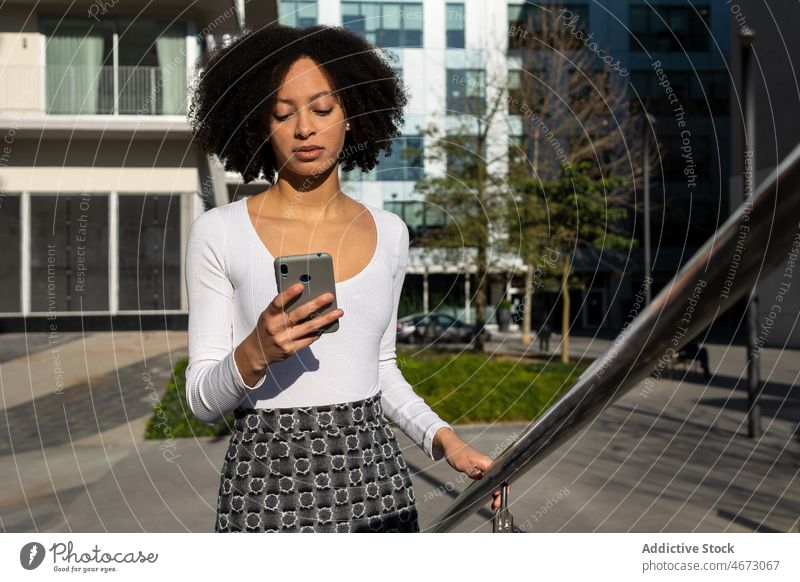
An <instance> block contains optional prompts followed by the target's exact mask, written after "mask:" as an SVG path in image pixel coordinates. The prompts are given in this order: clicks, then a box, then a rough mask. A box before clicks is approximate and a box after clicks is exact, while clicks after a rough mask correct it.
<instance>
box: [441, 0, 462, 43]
mask: <svg viewBox="0 0 800 582" xmlns="http://www.w3.org/2000/svg"><path fill="white" fill-rule="evenodd" d="M464 23H465V19H464V5H463V4H455V3H452V4H451V3H449V2H448V3H447V6H446V7H445V33H446V36H447V39H446V40H447V48H464V44H465V32H464V31H465V25H464Z"/></svg>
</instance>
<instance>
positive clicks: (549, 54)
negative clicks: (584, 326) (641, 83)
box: [508, 2, 657, 361]
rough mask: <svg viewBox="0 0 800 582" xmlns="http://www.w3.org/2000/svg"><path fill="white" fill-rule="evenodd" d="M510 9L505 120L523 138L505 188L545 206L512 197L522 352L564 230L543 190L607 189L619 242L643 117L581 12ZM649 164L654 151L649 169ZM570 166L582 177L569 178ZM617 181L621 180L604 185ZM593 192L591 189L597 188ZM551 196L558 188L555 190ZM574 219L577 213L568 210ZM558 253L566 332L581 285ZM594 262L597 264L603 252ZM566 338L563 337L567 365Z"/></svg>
mask: <svg viewBox="0 0 800 582" xmlns="http://www.w3.org/2000/svg"><path fill="white" fill-rule="evenodd" d="M518 10H519V12H518V14H517V15H516V19H515V20H514V21H513V23H512V26H511V28H510V30H509V57H510V60H513V61H514V62H516V63H518V66H517V67H513V66H509V99H508V110H509V115H517V116H519V117H518V119H519V120H520V122H521V128H520V129H521V133H520V134H517V135H518V136H519V137H518V140H517V142H516V143H514V144H512V145H511V147H510V161H511V167H510V172H509V182H510V183H511V185H512V189H514V190H517V191H520V192H526V193H528V194H531V193H537V192H542V193H545V195H546V196H547V198H546V199H544V200H543V199H542V198H541V196H538V195H528V196H519V197H517V198H516V199H515V204H516V206H517V208H518V210H517V212H518V216H516V217H515V216H514V215H513V214H509V219H510V220H511V223H510V225H509V227H508V230H509V232H510V233H517V236H516V237H514V239H513V240H514V241H516V243H517V244H519V245H520V247H521V249H520V250H521V256H522V257H523V260H524V261H525V263H526V265H527V272H528V276H527V277H526V286H525V288H526V294H525V298H524V300H523V302H524V305H525V310H524V312H523V316H524V319H523V343H524V344H526V345H527V344H529V343H530V341H531V337H530V329H531V324H530V318H531V313H532V310H531V309H530V305H531V304H532V301H533V298H532V294H533V290H534V288H535V287H537V286H540V284H541V281H539V284H538V285H537V283H536V281H535V276H536V274H537V273H538V274H540V276H547V274H548V271H544V272H543V271H542V269H541V266H542V265H543V264H544V265H545V266H547V267H550V266H552V265H551V264H550V263H551V262H552V261H549V260H547V257H550V256H551V255H552V250H551V249H552V244H551V245H550V246H549V247H548V246H547V243H548V241H551V240H553V237H554V233H553V231H554V230H556V231H557V230H559V229H562V228H563V223H561V222H559V221H557V220H555V217H554V215H553V212H554V210H555V207H554V206H553V205H552V204H551V203H553V204H554V203H555V202H554V201H553V200H551V199H550V196H549V194H550V192H549V191H550V190H553V188H554V185H556V184H559V183H560V182H561V181H562V180H563V179H565V178H568V177H573V178H577V177H578V176H580V178H579V180H580V181H584V180H588V181H599V182H597V184H600V185H602V184H604V183H605V184H606V185H607V186H610V185H611V184H613V186H614V187H602V186H601V189H602V190H603V191H604V196H605V199H604V200H603V205H602V208H604V209H614V212H613V214H614V216H615V220H614V221H613V224H610V225H608V226H609V227H612V228H614V229H617V234H616V236H619V232H621V230H620V229H619V228H618V227H619V226H620V222H621V221H624V220H625V218H627V214H628V213H629V212H635V207H634V206H633V205H632V204H631V198H632V196H631V194H632V190H633V187H634V182H633V180H631V179H630V178H631V177H632V178H633V179H634V180H635V179H636V178H637V177H638V176H640V175H641V174H642V173H643V164H642V161H641V160H642V154H641V152H642V151H643V132H642V127H641V126H642V118H641V115H639V114H637V113H636V111H635V109H634V108H632V107H631V100H630V96H629V95H628V93H627V82H626V79H625V77H626V76H627V70H626V69H624V68H622V67H621V66H620V64H619V62H618V61H617V62H614V61H613V58H610V57H609V55H607V53H606V51H605V50H603V49H602V48H601V47H598V46H597V44H596V43H595V42H593V41H592V36H593V35H592V34H591V33H590V32H588V30H587V28H586V26H585V24H586V18H585V15H583V17H582V15H581V13H580V12H579V9H578V8H572V9H567V8H564V7H563V4H561V3H559V2H551V3H548V4H536V5H533V4H524V5H521V6H520V7H519V9H518ZM656 160H657V152H656V151H654V152H653V156H652V158H651V160H650V163H651V167H653V166H654V165H655V162H656ZM578 166H580V168H581V169H580V171H577V172H576V171H574V170H575V168H577V167H578ZM615 176H627V177H628V179H627V180H624V181H619V180H615V181H613V182H608V180H609V179H610V178H611V177H615ZM526 182H528V183H526ZM545 184H547V185H545ZM592 188H593V191H594V192H596V191H597V185H593V186H592ZM555 191H556V192H563V191H564V190H563V188H562V187H558V188H556V189H555ZM588 201H589V200H588V199H587V202H588ZM591 202H592V203H593V205H594V203H595V202H599V201H594V200H592V201H591ZM617 209H620V210H619V211H617ZM572 212H573V213H574V212H576V205H575V204H573V206H572ZM581 218H582V221H583V223H582V224H583V225H584V227H587V228H588V227H589V226H592V227H594V226H602V225H603V221H605V220H608V219H610V218H611V217H610V216H609V215H608V214H607V213H606V212H602V213H600V214H598V215H597V216H592V215H587V214H584V215H583V216H582V217H581ZM596 221H599V223H598V222H596ZM613 240H616V239H613ZM555 241H556V242H557V243H558V245H560V246H559V248H560V249H561V250H562V251H564V250H567V249H568V248H569V247H565V246H563V243H564V240H563V239H562V238H561V237H559V236H558V235H555ZM627 242H628V244H630V242H629V241H627ZM605 248H606V250H608V249H609V248H610V247H609V246H608V245H607V246H606V247H605ZM559 256H560V260H561V263H560V265H559V266H558V267H557V270H558V271H559V273H560V275H561V277H560V279H561V280H560V285H559V286H560V287H561V292H562V294H563V305H565V306H566V307H565V309H566V311H565V312H564V313H562V327H563V328H564V329H563V330H562V331H563V332H565V333H566V332H568V327H569V325H568V324H567V325H566V326H565V325H564V324H563V321H564V320H565V318H566V320H567V321H568V316H569V311H568V309H569V289H570V288H572V287H573V285H575V284H580V281H579V280H578V279H577V278H575V277H571V276H570V273H571V262H570V263H569V265H568V264H567V263H565V262H564V261H565V258H564V255H563V253H562V254H560V255H559ZM600 257H601V260H602V257H603V255H602V254H601V255H600ZM613 268H614V267H613V266H612V269H613ZM568 341H569V339H568V337H565V344H566V348H565V353H566V355H562V358H564V359H565V361H566V358H567V357H568V353H569V352H568Z"/></svg>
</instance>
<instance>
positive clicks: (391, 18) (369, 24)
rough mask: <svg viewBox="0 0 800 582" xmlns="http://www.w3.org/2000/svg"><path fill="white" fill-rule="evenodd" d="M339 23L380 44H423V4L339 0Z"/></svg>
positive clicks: (387, 45)
mask: <svg viewBox="0 0 800 582" xmlns="http://www.w3.org/2000/svg"><path fill="white" fill-rule="evenodd" d="M342 26H344V27H345V28H348V29H350V30H351V31H353V32H355V33H356V34H358V35H359V36H361V37H362V38H364V39H365V40H367V41H369V42H371V43H373V44H375V45H377V46H381V47H421V46H422V4H406V3H404V2H342Z"/></svg>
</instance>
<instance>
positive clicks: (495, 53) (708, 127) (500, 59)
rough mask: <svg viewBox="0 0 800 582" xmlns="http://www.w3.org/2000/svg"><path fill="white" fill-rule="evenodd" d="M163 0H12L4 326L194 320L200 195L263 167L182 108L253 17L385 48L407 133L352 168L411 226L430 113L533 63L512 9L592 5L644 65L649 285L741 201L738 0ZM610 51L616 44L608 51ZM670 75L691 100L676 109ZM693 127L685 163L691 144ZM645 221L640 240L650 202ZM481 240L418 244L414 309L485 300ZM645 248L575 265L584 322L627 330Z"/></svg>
mask: <svg viewBox="0 0 800 582" xmlns="http://www.w3.org/2000/svg"><path fill="white" fill-rule="evenodd" d="M153 4H154V3H148V2H144V1H143V0H142V1H137V0H132V1H126V2H125V3H120V4H116V3H112V2H100V1H99V0H94V1H93V2H82V3H81V2H58V1H53V2H48V3H47V4H46V5H44V6H42V5H41V4H37V5H36V6H34V7H31V6H30V4H29V3H27V2H23V1H22V0H10V1H8V2H6V3H5V4H4V5H3V8H2V14H3V18H2V20H0V131H2V133H3V134H4V137H3V140H4V144H3V146H4V149H3V152H4V153H3V152H0V153H2V156H0V190H2V212H1V213H0V221H2V222H3V224H2V227H3V228H2V229H1V230H0V233H2V234H1V235H0V236H3V237H4V238H5V242H6V244H5V245H4V248H7V249H18V252H11V253H4V256H3V258H2V259H0V261H4V263H5V264H4V265H3V267H4V268H3V272H4V273H8V274H9V275H8V276H6V277H4V282H3V291H4V292H3V293H2V294H1V295H0V327H3V328H5V329H12V328H16V329H21V328H22V326H23V325H25V326H27V328H28V329H32V328H33V327H34V326H36V325H37V322H39V324H40V325H41V326H46V325H47V323H46V322H47V318H48V316H51V315H53V314H56V315H58V316H59V321H60V322H66V323H67V324H69V321H70V319H69V318H70V317H72V318H73V320H74V321H79V322H81V323H80V324H81V325H83V326H87V325H90V326H95V327H101V328H102V327H107V326H110V325H115V326H120V325H126V322H128V324H133V325H136V326H139V325H148V323H147V319H148V318H151V320H152V322H153V323H152V324H153V325H158V326H163V325H164V321H165V318H166V320H167V322H168V324H169V325H181V324H182V323H183V322H185V315H186V298H185V290H184V289H183V285H182V281H183V275H182V273H183V269H184V265H183V264H182V263H183V256H184V244H185V240H186V231H187V229H188V225H189V224H191V221H192V219H193V218H194V217H195V216H197V215H198V214H199V213H200V212H202V211H203V210H204V208H208V207H210V206H213V205H217V204H224V203H227V202H229V201H232V200H233V199H235V198H236V197H238V196H242V195H247V194H252V193H256V192H259V191H261V190H263V189H264V188H265V184H264V183H259V182H258V181H256V182H253V183H251V184H247V185H244V184H242V183H241V178H240V177H239V176H238V175H234V174H230V173H226V172H225V171H224V170H223V169H222V168H221V167H220V165H219V163H218V162H217V161H216V160H214V159H208V158H206V157H205V156H203V155H200V154H199V153H198V152H196V151H195V150H194V149H193V148H192V147H191V146H190V145H189V138H190V131H189V127H188V124H187V122H186V118H185V114H186V111H185V107H186V97H187V94H186V92H187V86H190V83H191V79H192V75H193V74H194V72H195V67H197V66H198V64H199V63H200V62H201V61H202V56H203V55H204V54H205V53H207V52H208V51H210V50H212V49H213V47H214V46H216V45H217V44H219V43H222V42H224V41H225V38H226V34H232V33H235V32H236V31H238V30H239V29H240V27H241V26H243V25H244V26H248V27H257V26H260V25H262V24H265V23H268V22H272V21H275V20H279V21H280V22H282V23H284V24H289V25H294V26H308V25H312V24H330V25H337V26H338V25H342V26H345V27H347V28H349V29H351V30H353V31H355V32H357V33H358V34H361V35H362V36H364V37H365V38H366V39H367V40H369V41H371V42H374V43H376V44H377V45H378V46H381V47H382V48H384V49H385V50H386V51H387V53H388V54H390V56H391V57H392V58H393V63H394V66H395V68H396V70H397V71H398V73H399V74H400V75H401V77H402V81H403V83H404V84H405V86H406V87H407V88H408V90H409V95H410V102H409V106H408V109H407V111H406V125H405V127H404V128H403V135H402V137H400V138H398V139H397V143H396V144H395V147H394V148H393V154H392V155H391V156H390V157H388V158H385V159H383V160H382V161H381V162H380V164H379V166H378V167H376V168H375V169H374V170H373V171H372V172H370V173H368V174H366V175H360V173H359V172H357V171H355V172H349V173H346V174H343V175H342V180H343V186H344V188H345V189H346V191H347V192H348V194H349V195H351V196H353V197H354V198H356V199H358V200H362V201H364V202H366V203H369V204H372V205H376V206H382V207H383V208H386V209H389V210H391V211H393V212H396V213H397V214H398V215H400V216H401V217H402V218H403V219H404V220H405V221H406V223H407V224H408V225H409V228H410V229H411V232H412V236H413V234H414V233H416V232H420V231H422V230H427V229H431V228H436V227H437V226H439V225H441V224H442V223H443V221H444V220H445V214H444V212H443V211H442V209H437V208H435V207H433V206H432V205H430V204H428V203H426V201H425V199H424V197H423V196H422V195H421V194H419V193H418V192H416V191H415V187H414V186H415V182H416V181H417V180H418V179H420V178H421V177H423V176H429V175H442V173H443V172H447V170H448V167H447V164H446V162H443V161H441V160H436V159H433V158H432V157H431V156H430V155H428V153H429V151H430V146H431V143H430V138H429V137H426V136H424V135H423V130H424V129H425V128H436V129H438V130H440V131H443V132H451V131H454V130H455V129H457V128H458V127H460V123H461V121H463V118H464V112H465V111H466V109H465V108H466V106H467V104H468V103H470V102H471V101H473V100H475V99H484V98H488V97H491V91H492V89H491V87H487V83H486V80H487V77H488V76H489V75H495V76H497V77H499V78H504V79H507V80H508V82H509V83H510V84H511V86H513V83H514V82H515V79H518V78H519V75H520V74H521V71H520V61H519V59H518V58H517V56H516V55H515V52H514V38H513V34H512V31H515V30H517V31H518V30H520V26H529V27H532V28H531V29H530V30H532V31H533V32H534V33H535V26H536V24H535V23H536V13H537V11H541V10H546V9H550V10H553V9H567V10H569V11H570V14H572V15H574V16H576V17H577V19H576V20H574V21H573V22H574V23H578V25H579V27H580V30H582V31H583V32H584V33H585V34H587V35H588V34H591V35H592V39H593V41H594V42H596V47H598V48H602V49H603V50H604V51H605V54H607V55H613V60H614V61H616V62H618V63H619V66H620V67H624V69H625V70H626V73H627V74H625V75H622V74H619V77H620V78H624V79H623V80H624V81H625V82H626V83H628V85H629V90H630V95H631V98H632V99H638V100H640V101H641V103H642V104H643V106H644V107H645V108H646V109H647V110H648V111H649V112H650V113H651V114H653V115H654V116H655V118H656V125H655V128H656V135H657V138H658V143H659V148H660V152H661V155H662V160H663V173H662V174H661V175H659V176H655V177H654V179H653V182H652V185H651V196H652V211H651V217H650V221H651V225H652V241H653V255H654V256H653V260H652V269H653V279H654V283H653V292H654V293H656V292H657V291H658V290H659V289H660V287H661V286H663V285H664V284H665V283H666V282H667V281H668V280H669V279H670V278H671V277H672V276H673V275H674V274H675V272H676V271H677V270H678V269H679V268H680V266H681V265H682V264H683V263H684V262H685V261H686V260H688V259H689V258H690V257H691V255H692V254H693V253H694V251H695V250H696V249H697V248H699V246H700V245H701V244H702V243H703V242H704V241H705V240H706V239H707V238H708V237H709V236H711V234H713V232H714V231H715V230H716V228H717V227H718V226H719V225H720V224H722V222H724V220H725V218H726V217H727V216H728V215H729V213H730V211H731V209H732V208H733V205H734V203H735V196H734V192H733V189H735V188H736V184H735V182H731V181H730V179H729V177H730V175H731V172H732V168H731V159H732V154H731V147H732V146H731V143H732V142H733V143H735V139H736V136H735V135H732V130H731V113H730V112H731V101H732V99H731V96H732V95H733V93H732V92H731V89H730V87H731V83H732V81H733V80H734V77H733V76H732V74H731V73H730V72H729V69H728V67H729V63H730V62H731V60H732V59H731V52H732V49H731V42H732V41H731V39H732V32H731V31H732V22H733V21H734V20H735V15H734V14H732V7H731V3H730V2H726V1H725V0H701V1H698V2H692V3H690V4H687V3H686V2H684V1H682V0H658V1H657V2H645V1H644V0H609V1H608V2H604V3H602V4H601V3H597V2H592V1H590V0H574V1H572V2H568V3H560V2H552V3H533V2H521V1H518V0H507V1H506V0H499V1H492V2H486V1H481V0H463V1H461V2H449V1H447V0H424V1H422V0H417V1H407V0H393V1H383V0H373V1H355V0H320V1H318V2H317V1H310V0H279V1H276V2H263V1H259V2H257V1H255V0H254V1H250V2H247V1H242V0H238V1H236V0H214V1H209V0H201V1H194V2H190V1H189V0H163V1H161V2H159V3H158V6H157V7H155V6H153ZM741 4H742V6H745V5H746V4H747V3H746V2H742V3H741ZM765 42H766V40H765ZM587 50H589V49H588V48H587ZM598 66H600V67H602V66H604V64H603V62H602V61H601V60H600V59H598ZM618 72H619V69H618ZM454 79H462V80H464V82H462V83H458V82H455V81H454ZM667 85H668V86H669V87H670V88H671V92H670V93H667V92H666V91H665V87H666V86H667ZM487 91H488V94H487ZM671 95H674V96H675V97H674V98H673V99H675V98H676V99H677V100H678V103H679V104H680V105H681V106H682V110H681V113H680V122H681V123H680V124H679V123H678V121H679V119H678V117H677V116H676V112H675V101H674V100H673V101H670V96H671ZM516 113H517V112H515V111H513V110H508V111H504V112H502V115H501V116H500V117H499V119H500V123H498V126H497V127H496V128H495V129H494V130H493V138H494V139H493V140H492V143H491V144H490V146H489V147H490V148H494V150H493V151H490V152H488V154H489V155H490V157H493V158H494V157H496V156H495V155H492V154H502V153H503V152H506V153H507V152H508V151H509V147H510V146H513V144H514V140H515V138H516V137H517V136H519V134H520V133H521V123H520V118H519V115H516ZM687 132H688V134H687ZM734 133H735V132H734ZM687 135H688V136H690V138H689V142H690V146H691V158H692V166H691V169H690V170H689V169H687V166H686V158H685V157H682V153H685V151H686V150H685V149H683V150H682V149H681V148H685V146H686V145H687V144H686V137H687ZM787 139H788V138H787ZM788 141H791V139H788ZM733 147H734V148H735V145H734V146H733ZM499 157H501V158H502V155H500V156H499ZM734 157H735V156H734ZM498 171H504V168H500V169H498ZM734 171H735V170H734ZM687 172H689V173H687ZM689 175H691V180H688V179H687V176H689ZM690 184H691V185H690ZM637 197H639V198H640V197H641V192H640V191H637ZM635 222H636V225H637V226H636V230H635V231H634V235H635V236H637V237H638V238H639V239H640V240H641V235H642V229H641V224H642V217H641V216H639V217H638V218H637V220H636V221H635ZM86 249H91V251H92V252H88V253H87V252H86ZM472 250H473V249H465V250H464V251H463V252H459V253H458V254H457V256H453V255H452V254H448V253H446V252H445V251H443V250H441V249H436V250H431V249H424V248H420V247H417V246H415V247H414V248H412V256H411V261H410V265H409V270H408V273H407V276H406V286H405V289H404V296H403V299H402V301H401V308H400V311H401V316H402V315H403V314H406V313H410V312H413V311H421V310H426V311H427V310H438V311H445V312H449V313H451V314H452V315H456V316H459V317H462V318H464V319H465V320H467V321H472V320H474V304H473V301H472V296H473V293H474V289H475V274H474V268H473V265H472V264H471V262H470V260H469V259H470V257H471V254H470V253H471V251H472ZM106 251H107V252H106ZM642 259H643V256H642V251H641V250H634V251H633V253H632V255H631V257H630V259H629V262H628V264H627V266H626V269H625V270H624V273H623V274H622V275H620V274H617V273H616V272H615V271H614V270H613V269H610V268H609V267H608V266H607V265H604V264H579V265H577V266H576V270H577V271H578V272H579V273H581V274H583V277H584V279H585V282H586V286H585V288H584V289H577V290H575V291H573V295H572V301H571V303H572V306H573V313H572V315H573V331H576V332H581V331H585V332H589V333H601V334H609V335H613V334H615V333H616V332H617V331H618V330H619V329H620V327H621V326H622V324H623V322H624V321H625V318H626V314H627V313H628V310H629V309H630V305H631V304H632V302H633V299H634V295H635V293H636V292H637V291H638V289H639V288H640V287H641V284H642V279H643V273H642V270H641V265H642V263H643V260H642ZM491 276H492V278H493V282H492V284H491V288H490V293H489V302H490V306H491V305H495V304H496V303H497V302H498V301H499V300H500V299H501V298H503V297H506V298H508V299H518V298H519V297H520V295H521V291H522V289H523V287H524V267H523V265H522V263H521V261H520V260H519V258H518V257H515V256H513V255H501V254H498V255H496V256H493V257H492V262H491ZM536 301H537V304H538V305H539V306H540V307H543V308H545V310H546V311H550V312H552V313H559V301H560V300H559V296H558V292H557V291H555V290H553V291H552V292H551V291H547V290H545V291H544V292H542V293H539V294H538V295H537V299H536ZM737 309H738V311H739V312H740V313H739V314H738V315H737V313H736V310H733V311H732V312H731V313H730V314H729V315H728V316H727V318H724V319H723V320H721V321H720V322H719V324H718V325H717V326H715V328H714V330H715V331H716V332H717V334H718V335H719V336H725V335H726V334H732V333H733V332H734V331H735V330H736V325H735V322H736V321H737V320H738V318H739V317H740V315H741V312H742V311H743V306H739V308H737ZM489 312H490V313H491V308H490V311H489ZM79 314H82V316H83V317H80V316H79ZM109 316H113V318H112V317H109ZM42 328H43V329H46V327H42ZM770 340H771V341H772V340H774V341H779V340H780V338H779V337H778V334H774V335H773V336H772V337H771V338H770Z"/></svg>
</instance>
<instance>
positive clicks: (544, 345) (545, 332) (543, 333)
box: [538, 320, 552, 352]
mask: <svg viewBox="0 0 800 582" xmlns="http://www.w3.org/2000/svg"><path fill="white" fill-rule="evenodd" d="M551 333H552V330H551V329H550V324H548V323H547V320H545V321H544V323H542V325H541V327H539V333H538V336H539V351H540V352H549V351H550V334H551Z"/></svg>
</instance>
